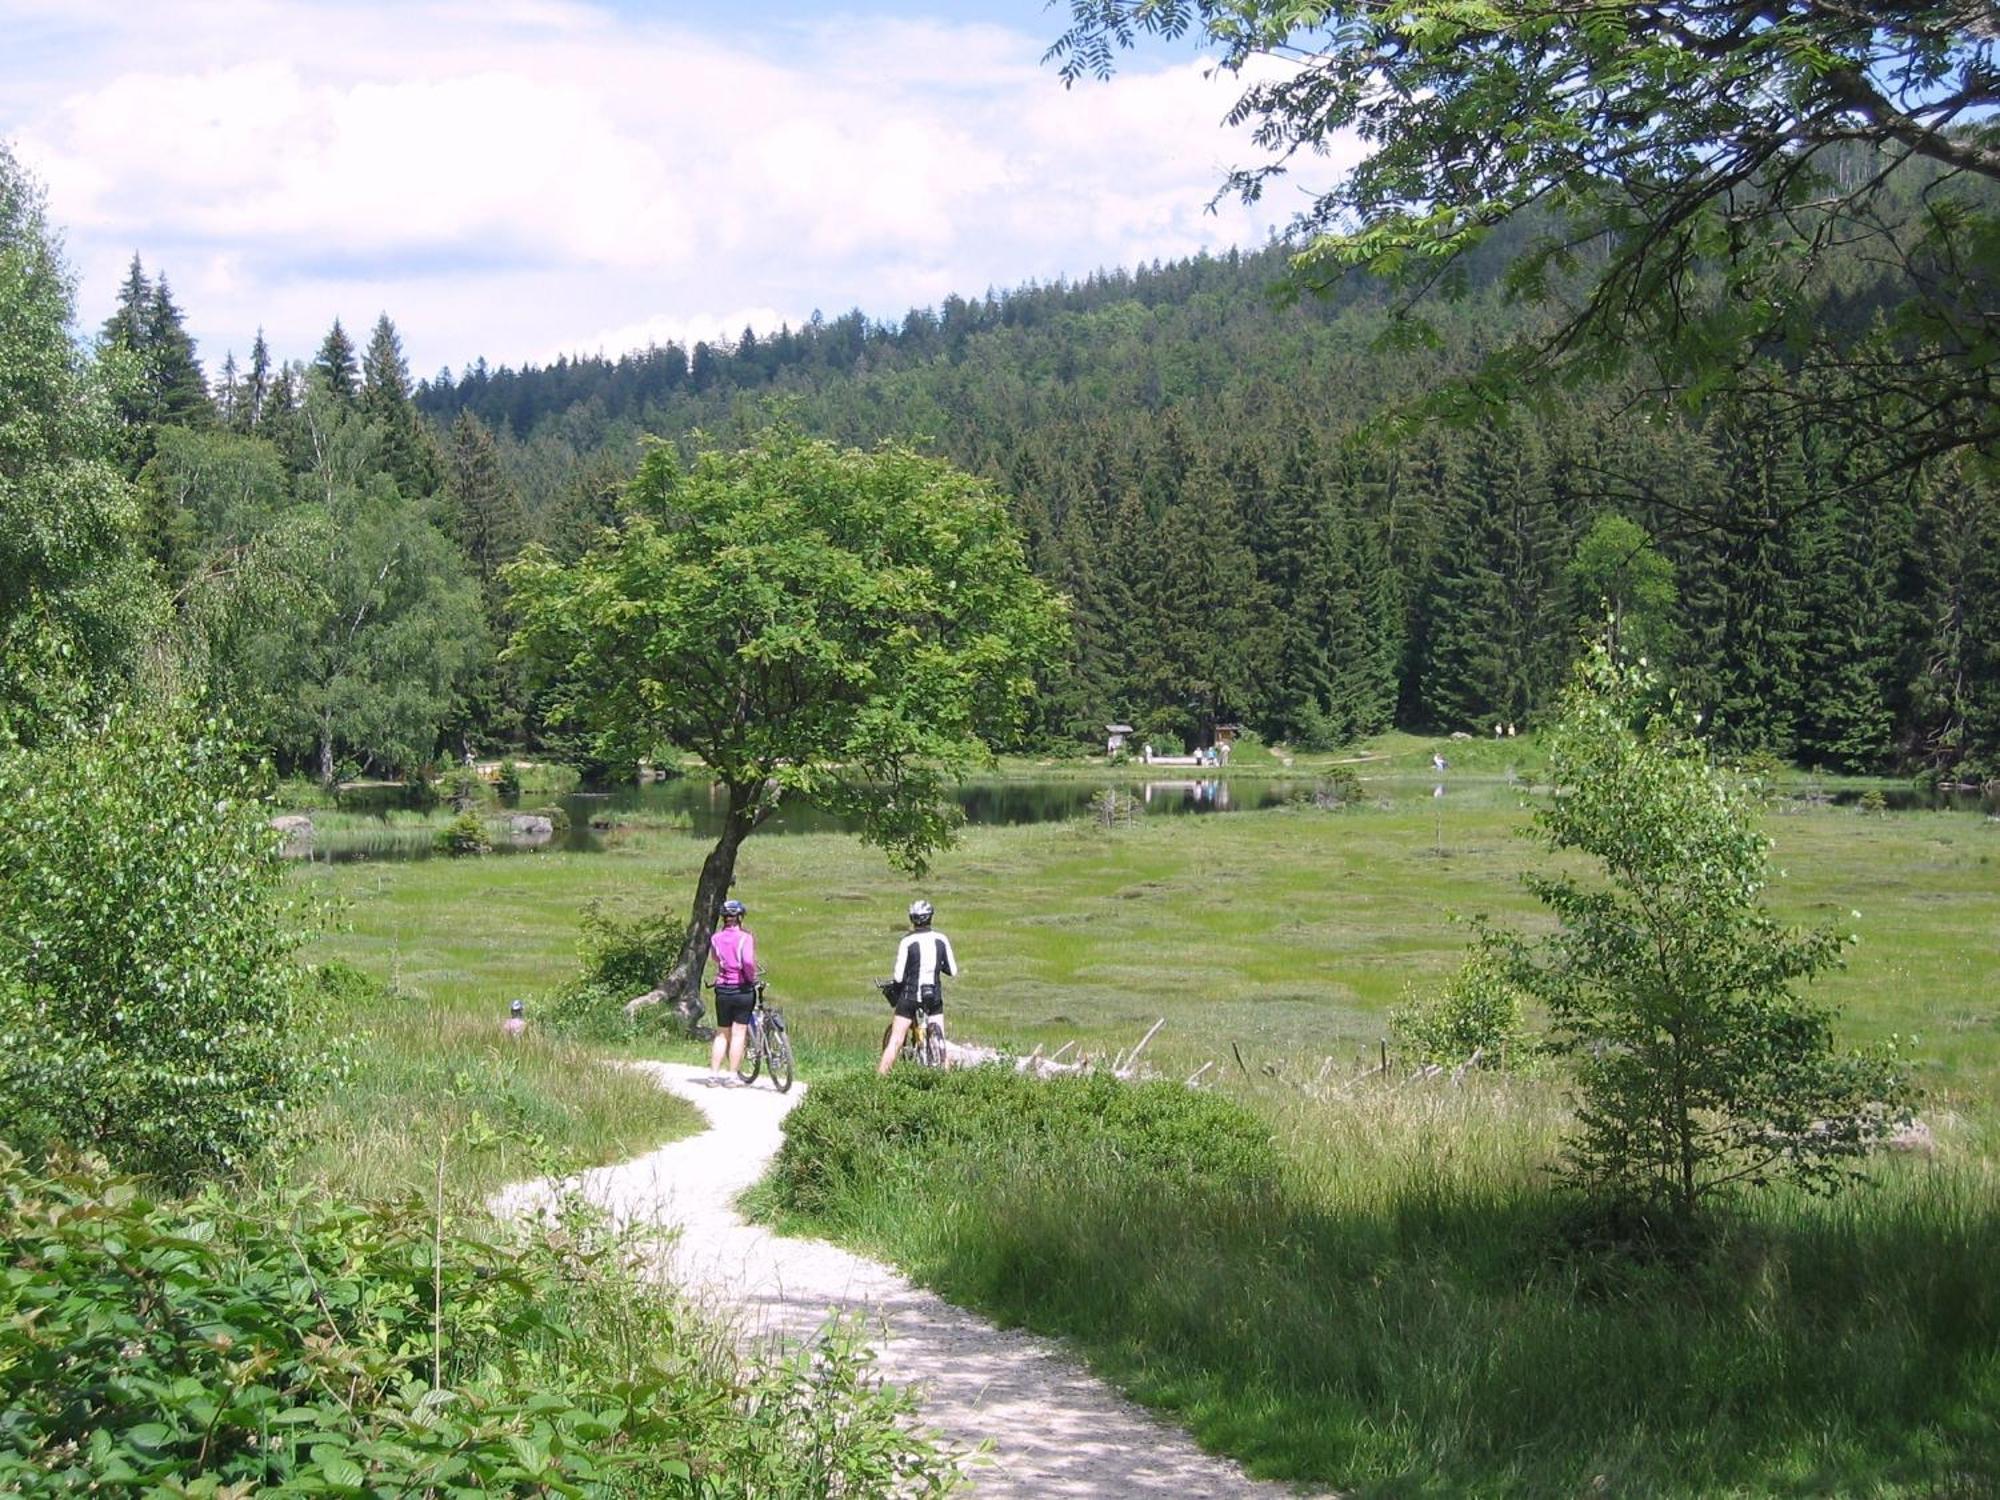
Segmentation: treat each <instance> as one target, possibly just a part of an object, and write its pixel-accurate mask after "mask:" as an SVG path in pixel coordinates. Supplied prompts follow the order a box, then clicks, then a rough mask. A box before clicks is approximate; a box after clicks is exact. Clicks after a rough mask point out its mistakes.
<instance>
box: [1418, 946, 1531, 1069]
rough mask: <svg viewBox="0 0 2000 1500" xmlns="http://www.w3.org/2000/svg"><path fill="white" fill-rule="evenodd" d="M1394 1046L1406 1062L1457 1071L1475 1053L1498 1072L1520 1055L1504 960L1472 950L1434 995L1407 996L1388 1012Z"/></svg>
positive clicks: (1516, 997) (1514, 994) (1515, 1003)
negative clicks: (1510, 1057) (1514, 1055)
mask: <svg viewBox="0 0 2000 1500" xmlns="http://www.w3.org/2000/svg"><path fill="white" fill-rule="evenodd" d="M1389 1027H1390V1030H1391V1031H1392V1032H1393V1033H1394V1034H1395V1037H1396V1042H1397V1045H1398V1046H1399V1047H1400V1048H1401V1049H1402V1051H1404V1052H1405V1053H1407V1054H1408V1055H1409V1056H1410V1057H1411V1058H1413V1059H1414V1060H1415V1061H1417V1062H1421V1063H1433V1064H1436V1065H1437V1066H1439V1067H1446V1068H1451V1067H1457V1066H1458V1065H1459V1064H1460V1063H1463V1062H1465V1061H1467V1060H1469V1059H1470V1058H1471V1057H1472V1056H1473V1055H1474V1054H1475V1053H1476V1054H1478V1055H1479V1060H1480V1062H1481V1064H1483V1065H1484V1066H1486V1067H1499V1066H1501V1065H1502V1064H1503V1063H1504V1061H1505V1060H1506V1058H1507V1056H1508V1054H1509V1052H1510V1051H1511V1052H1514V1053H1517V1054H1518V1052H1519V1050H1520V1045H1521V1037H1522V1020H1521V992H1520V990H1519V989H1517V988H1516V987H1515V985H1514V983H1513V981H1512V980H1511V979H1510V977H1509V975H1508V967H1507V962H1506V960H1505V958H1503V957H1502V956H1501V955H1499V954H1497V953H1491V952H1488V951H1486V950H1484V949H1479V950H1475V951H1474V952H1473V953H1472V954H1471V955H1470V956H1469V957H1468V958H1467V959H1466V961H1465V963H1464V965H1463V966H1462V967H1461V968H1460V969H1459V971H1458V972H1457V973H1456V974H1454V975H1452V976H1451V978H1450V979H1448V980H1447V981H1445V985H1444V988H1443V989H1441V990H1439V991H1438V992H1437V993H1436V994H1434V995H1429V996H1412V997H1410V998H1409V999H1407V1000H1405V1001H1404V1003H1403V1004H1401V1005H1399V1006H1397V1007H1396V1008H1395V1009H1394V1010H1392V1011H1390V1012H1389Z"/></svg>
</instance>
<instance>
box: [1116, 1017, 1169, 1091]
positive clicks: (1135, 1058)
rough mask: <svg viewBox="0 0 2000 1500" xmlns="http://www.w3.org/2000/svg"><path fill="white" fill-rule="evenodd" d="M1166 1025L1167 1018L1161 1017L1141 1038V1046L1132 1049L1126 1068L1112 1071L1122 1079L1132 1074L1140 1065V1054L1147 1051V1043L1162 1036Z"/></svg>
mask: <svg viewBox="0 0 2000 1500" xmlns="http://www.w3.org/2000/svg"><path fill="white" fill-rule="evenodd" d="M1166 1024H1167V1018H1166V1017H1165V1016H1161V1017H1160V1019H1159V1020H1157V1021H1155V1022H1154V1023H1153V1027H1152V1030H1150V1031H1148V1032H1147V1033H1146V1034H1145V1035H1144V1036H1142V1037H1140V1038H1139V1045H1138V1046H1136V1047H1134V1048H1133V1049H1132V1055H1131V1056H1130V1057H1128V1058H1126V1059H1125V1066H1124V1067H1123V1068H1113V1069H1112V1070H1111V1071H1112V1072H1114V1073H1116V1074H1117V1075H1118V1076H1119V1077H1120V1078H1123V1077H1124V1076H1125V1075H1126V1074H1128V1073H1130V1072H1131V1071H1132V1069H1133V1068H1134V1067H1136V1066H1137V1065H1138V1062H1139V1054H1140V1053H1141V1052H1144V1051H1145V1050H1146V1043H1148V1042H1150V1041H1151V1040H1152V1039H1153V1038H1154V1037H1156V1036H1158V1035H1159V1034H1160V1028H1161V1027H1162V1026H1164V1025H1166Z"/></svg>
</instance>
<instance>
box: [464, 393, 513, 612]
mask: <svg viewBox="0 0 2000 1500" xmlns="http://www.w3.org/2000/svg"><path fill="white" fill-rule="evenodd" d="M445 495H446V498H447V500H448V502H449V506H450V514H451V518H452V530H453V532H454V534H455V535H456V536H457V538H458V545H459V550H460V551H461V552H462V553H463V554H464V555H465V561H466V564H467V566H468V568H469V569H470V571H471V573H472V576H473V578H474V580H475V581H476V582H477V583H478V584H479V590H480V594H481V597H482V598H484V599H485V601H486V606H487V612H488V616H489V618H492V619H494V620H495V622H496V624H497V623H499V622H498V615H499V613H500V611H501V610H502V609H503V608H504V603H505V598H504V593H503V591H502V589H501V586H500V569H501V568H503V567H504V566H506V565H507V564H508V563H510V562H512V561H513V560H514V559H515V557H516V556H518V555H519V553H520V551H521V548H522V546H523V545H525V543H526V542H527V540H528V516H527V510H526V508H525V507H524V506H523V505H522V504H521V495H520V492H519V491H518V490H516V489H515V488H514V486H513V484H512V483H510V482H509V480H508V478H507V476H506V474H505V472H504V471H503V470H502V469H501V467H500V455H499V453H498V452H497V451H496V450H495V448H494V445H493V434H492V433H490V432H488V431H487V430H486V424H485V423H483V422H481V421H480V420H479V418H478V417H477V416H475V415H474V414H473V413H471V412H469V411H466V412H461V413H459V417H458V420H457V421H456V422H454V423H453V424H452V429H451V452H450V461H449V465H448V467H447V470H446V476H445Z"/></svg>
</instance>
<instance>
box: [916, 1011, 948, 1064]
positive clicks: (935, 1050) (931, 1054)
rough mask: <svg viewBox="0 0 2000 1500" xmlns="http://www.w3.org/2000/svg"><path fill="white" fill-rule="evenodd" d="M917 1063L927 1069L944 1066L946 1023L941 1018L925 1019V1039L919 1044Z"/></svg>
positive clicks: (928, 1017) (927, 1017) (926, 1017)
mask: <svg viewBox="0 0 2000 1500" xmlns="http://www.w3.org/2000/svg"><path fill="white" fill-rule="evenodd" d="M917 1061H918V1062H920V1063H922V1064H923V1065H924V1066H925V1067H927V1068H941V1067H943V1066H944V1021H943V1019H942V1018H941V1017H938V1016H925V1017H924V1020H923V1039H922V1040H921V1041H919V1042H918V1043H917Z"/></svg>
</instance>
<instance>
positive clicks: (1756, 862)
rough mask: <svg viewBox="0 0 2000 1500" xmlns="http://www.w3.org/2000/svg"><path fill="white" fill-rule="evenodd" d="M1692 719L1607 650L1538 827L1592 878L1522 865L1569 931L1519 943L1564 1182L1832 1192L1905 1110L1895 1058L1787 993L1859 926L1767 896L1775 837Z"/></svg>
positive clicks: (1664, 1192) (1616, 1195)
mask: <svg viewBox="0 0 2000 1500" xmlns="http://www.w3.org/2000/svg"><path fill="white" fill-rule="evenodd" d="M1689 722H1690V716H1688V715H1687V714H1686V713H1685V712H1684V711H1683V710H1682V709H1681V708H1680V707H1679V705H1678V704H1676V703H1675V702H1674V700H1673V698H1672V696H1671V694H1668V693H1665V692H1664V691H1663V690H1662V687H1661V684H1660V681H1659V679H1658V678H1657V677H1656V676H1654V675H1653V674H1651V673H1649V672H1646V671H1644V670H1642V669H1639V668H1635V667H1625V666H1621V665H1619V664H1618V663H1616V662H1614V661H1613V660H1611V658H1610V657H1609V656H1608V654H1607V653H1605V652H1604V650H1603V648H1601V647H1600V648H1599V649H1598V650H1597V652H1596V653H1595V654H1594V655H1593V656H1591V657H1589V658H1587V659H1586V660H1585V661H1584V663H1583V664H1582V666H1581V667H1580V669H1579V671H1578V674H1577V678H1576V681H1575V683H1574V684H1573V686H1572V687H1571V688H1570V690H1569V692H1568V693H1567V694H1566V695H1565V697H1564V699H1563V704H1562V710H1561V715H1560V718H1559V719H1558V721H1557V723H1556V725H1555V727H1554V729H1553V731H1552V733H1551V735H1550V767H1551V771H1552V776H1551V780H1552V783H1553V786H1554V789H1555V790H1554V795H1552V796H1551V797H1550V798H1549V800H1548V802H1547V804H1546V805H1545V806H1544V807H1543V809H1542V811H1540V812H1539V813H1537V814H1536V819H1535V821H1536V827H1537V832H1538V835H1539V837H1540V839H1541V841H1542V842H1543V843H1544V844H1545V845H1547V846H1548V848H1549V849H1550V850H1551V851H1552V852H1554V853H1557V854H1559V855H1563V856H1566V857H1567V856H1576V855H1581V856H1583V857H1585V858H1586V859H1588V860H1590V861H1591V862H1592V863H1593V864H1594V865H1595V866H1596V869H1597V878H1595V879H1593V880H1591V881H1589V882H1588V883H1586V882H1584V881H1582V880H1579V879H1578V878H1577V877H1576V875H1574V874H1572V873H1570V871H1569V870H1568V869H1566V868H1565V869H1562V870H1561V871H1560V872H1559V873H1556V874H1549V875H1540V874H1538V875H1532V876H1530V877H1529V880H1528V887H1529V889H1530V890H1531V891H1533V893H1534V894H1535V896H1536V897H1537V899H1539V900H1540V901H1541V903H1542V904H1543V905H1544V906H1545V907H1547V908H1548V910H1549V911H1550V912H1551V913H1552V914H1553V915H1554V917H1555V918H1556V921H1557V923H1558V929H1557V931H1556V932H1555V933H1554V934H1553V935H1552V936H1550V937H1547V938H1544V939H1541V940H1540V941H1538V942H1535V943H1532V944H1531V943H1530V942H1528V941H1527V940H1525V939H1514V940H1513V942H1512V948H1513V955H1514V972H1515V979H1516V982H1517V983H1519V984H1520V985H1521V986H1522V987H1523V988H1525V989H1527V990H1529V991H1530V992H1531V993H1534V994H1536V995H1538V996H1539V997H1540V998H1541V999H1542V1000H1543V1001H1544V1002H1545V1004H1546V1005H1547V1007H1548V1011H1549V1016H1550V1019H1551V1022H1552V1042H1553V1045H1554V1046H1555V1047H1556V1048H1557V1049H1558V1050H1559V1051H1560V1052H1561V1053H1562V1054H1563V1055H1565V1056H1567V1057H1569V1058H1570V1059H1572V1061H1573V1064H1574V1068H1575V1073H1576V1080H1577V1092H1578V1096H1579V1108H1578V1111H1577V1128H1576V1129H1575V1131H1574V1132H1573V1134H1572V1136H1571V1140H1570V1143H1569V1149H1568V1171H1569V1174H1570V1176H1571V1178H1572V1180H1574V1181H1576V1182H1577V1183H1578V1184H1579V1185H1581V1186H1583V1187H1585V1188H1587V1189H1590V1190H1591V1191H1593V1192H1595V1193H1597V1194H1599V1195H1601V1196H1603V1197H1607V1198H1612V1199H1618V1200H1625V1201H1628V1202H1631V1203H1634V1204H1637V1205H1639V1206H1641V1207H1646V1208H1653V1207H1658V1208H1660V1209H1663V1210H1665V1211H1666V1212H1667V1213H1669V1214H1671V1215H1672V1216H1673V1217H1674V1218H1675V1219H1678V1220H1681V1221H1686V1220H1688V1219H1690V1218H1692V1217H1693V1215H1694V1214H1695V1212H1696V1210H1697V1208H1698V1207H1700V1206H1701V1205H1702V1204H1703V1203H1705V1202H1707V1201H1709V1200H1711V1199H1712V1198H1714V1197H1715V1196H1717V1195H1721V1194H1725V1193H1728V1192H1730V1191H1732V1190H1733V1189H1735V1188H1738V1187H1742V1186H1761V1185H1764V1184H1766V1183H1770V1182H1774V1181H1778V1180H1780V1179H1788V1180H1790V1181H1792V1182H1795V1183H1797V1184H1798V1185H1800V1186H1801V1187H1804V1188H1806V1189H1808V1190H1812V1191H1831V1190H1832V1189H1834V1188H1835V1187H1837V1186H1839V1185H1840V1184H1841V1182H1842V1181H1843V1180H1844V1179H1846V1178H1848V1177H1850V1176H1851V1175H1852V1174H1853V1171H1854V1164H1855V1161H1856V1159H1857V1158H1858V1157H1860V1156H1862V1155H1864V1154H1865V1153H1866V1152H1867V1151H1869V1150H1870V1149H1871V1148H1872V1147H1873V1145H1874V1144H1875V1143H1876V1141H1877V1140H1879V1138H1880V1137H1881V1135H1882V1134H1883V1133H1885V1131H1886V1129H1887V1128H1888V1127H1889V1125H1890V1124H1891V1122H1894V1121H1897V1120H1900V1119H1903V1118H1907V1114H1908V1102H1907V1101H1908V1081H1907V1077H1906V1075H1905V1073H1904V1070H1903V1068H1902V1067H1901V1065H1900V1063H1899V1062H1898V1060H1897V1059H1896V1057H1895V1055H1894V1052H1893V1050H1892V1049H1887V1048H1884V1049H1875V1050H1871V1051H1867V1052H1856V1053H1849V1054H1842V1053H1840V1052H1839V1051H1837V1050H1836V1049H1835V1046H1834V1041H1833V1025H1832V1019H1833V1018H1832V1014H1831V1012H1829V1011H1828V1010H1827V1009H1825V1008H1824V1007H1822V1006H1818V1005H1814V1004H1811V1003H1810V1002H1808V1001H1806V1000H1804V999H1802V998H1801V997H1799V996H1798V995H1797V994H1795V993H1794V991H1793V986H1794V985H1795V984H1798V983H1800V982H1803V981H1807V980H1810V979H1812V978H1813V977H1814V976H1816V975H1818V974H1820V973H1822V972H1824V971H1825V970H1827V969H1829V968H1831V967H1833V966H1835V965H1836V964H1837V963H1838V962H1839V958H1840V950H1841V947H1842V945H1843V943H1844V942H1845V938H1844V937H1843V935H1842V934H1840V933H1839V932H1837V931H1835V930H1834V929H1833V928H1832V927H1830V926H1823V927H1819V928H1812V929H1796V928H1786V927H1782V926H1780V925H1779V923H1778V922H1777V921H1776V920H1775V919H1774V918H1773V917H1772V916H1771V915H1770V914H1769V913H1768V912H1767V911H1766V910H1765V908H1764V904H1763V892H1764V883H1765V877H1766V867H1767V851H1768V847H1769V845H1768V842H1767V840H1766V839H1765V837H1764V835H1763V833H1762V832H1761V831H1760V830H1759V829H1758V828H1757V826H1756V823H1755V820H1754V818H1753V816H1752V807H1751V802H1750V792H1749V789H1748V788H1746V787H1744V786H1743V785H1742V784H1740V783H1739V782H1737V781H1735V780H1733V779H1732V778H1730V777H1728V776H1726V775H1725V774H1723V773H1722V772H1719V771H1718V770H1716V768H1715V767H1714V766H1713V765H1711V764H1710V762H1709V756H1708V747H1707V746H1706V745H1704V744H1703V743H1702V742H1701V741H1699V740H1697V739H1696V738H1695V737H1694V736H1693V735H1692V733H1690V731H1689V728H1688V727H1687V726H1688V724H1689Z"/></svg>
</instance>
